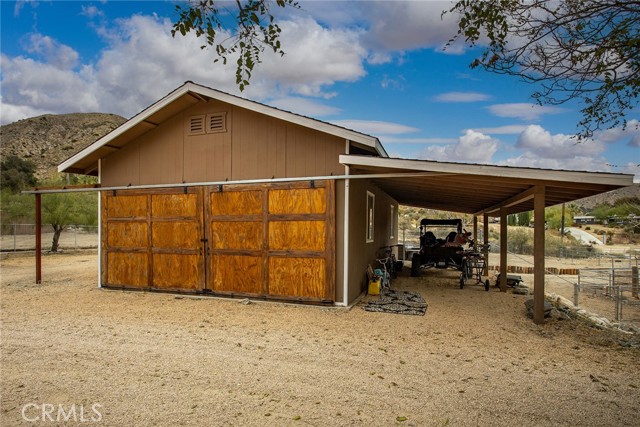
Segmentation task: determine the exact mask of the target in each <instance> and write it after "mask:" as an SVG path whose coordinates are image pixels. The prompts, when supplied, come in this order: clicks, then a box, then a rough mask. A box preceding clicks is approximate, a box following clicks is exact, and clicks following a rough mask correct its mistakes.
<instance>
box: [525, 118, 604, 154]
mask: <svg viewBox="0 0 640 427" xmlns="http://www.w3.org/2000/svg"><path fill="white" fill-rule="evenodd" d="M516 147H517V148H520V149H522V150H524V151H525V152H527V153H530V154H532V157H535V158H537V159H551V160H560V159H562V160H564V161H570V160H571V159H573V158H575V157H595V156H598V155H600V154H602V153H603V152H604V150H605V148H606V147H605V145H604V144H603V143H601V142H599V141H595V140H586V141H584V142H578V140H577V139H576V138H574V137H573V135H564V134H561V133H559V134H555V135H552V134H551V133H550V132H549V131H547V130H545V129H544V128H543V127H541V126H538V125H530V126H527V128H526V129H525V130H524V131H523V132H522V133H521V134H520V136H519V137H518V141H517V142H516Z"/></svg>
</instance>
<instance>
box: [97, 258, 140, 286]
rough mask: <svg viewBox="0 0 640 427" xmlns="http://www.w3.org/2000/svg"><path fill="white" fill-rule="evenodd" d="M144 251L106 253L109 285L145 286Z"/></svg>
mask: <svg viewBox="0 0 640 427" xmlns="http://www.w3.org/2000/svg"><path fill="white" fill-rule="evenodd" d="M148 263H149V262H148V255H147V254H146V253H122V252H111V253H109V254H107V265H106V267H107V272H108V273H107V274H108V277H109V283H108V284H109V285H116V286H130V287H146V286H147V282H148V279H149V278H148V274H147V273H148V268H147V266H148Z"/></svg>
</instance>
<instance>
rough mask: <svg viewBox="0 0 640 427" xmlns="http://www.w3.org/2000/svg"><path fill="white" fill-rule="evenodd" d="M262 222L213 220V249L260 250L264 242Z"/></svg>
mask: <svg viewBox="0 0 640 427" xmlns="http://www.w3.org/2000/svg"><path fill="white" fill-rule="evenodd" d="M263 229H264V227H263V224H262V222H257V221H246V222H245V221H225V222H219V221H213V222H211V247H212V248H213V249H240V250H242V249H246V250H260V249H261V248H262V245H263V242H264V232H263Z"/></svg>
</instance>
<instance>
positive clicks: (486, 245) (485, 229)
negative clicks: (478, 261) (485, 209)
mask: <svg viewBox="0 0 640 427" xmlns="http://www.w3.org/2000/svg"><path fill="white" fill-rule="evenodd" d="M482 219H483V228H482V244H484V251H483V255H484V259H485V260H487V262H486V263H485V265H484V272H483V273H482V274H483V275H484V276H487V275H488V274H489V215H487V214H484V215H483V218H482Z"/></svg>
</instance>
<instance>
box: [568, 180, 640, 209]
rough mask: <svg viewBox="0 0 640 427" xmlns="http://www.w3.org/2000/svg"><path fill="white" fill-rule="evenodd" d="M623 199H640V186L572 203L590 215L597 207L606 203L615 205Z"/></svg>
mask: <svg viewBox="0 0 640 427" xmlns="http://www.w3.org/2000/svg"><path fill="white" fill-rule="evenodd" d="M623 197H638V198H640V184H633V185H632V186H629V187H623V188H619V189H617V190H613V191H609V192H607V193H602V194H596V195H595V196H591V197H585V198H584V199H579V200H576V201H575V202H572V203H573V204H575V205H578V206H579V207H580V209H582V211H583V212H585V213H588V212H589V211H590V210H591V209H593V208H594V207H596V206H597V205H601V204H604V203H608V204H611V205H612V204H614V203H615V202H616V200H618V199H622V198H623Z"/></svg>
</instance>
